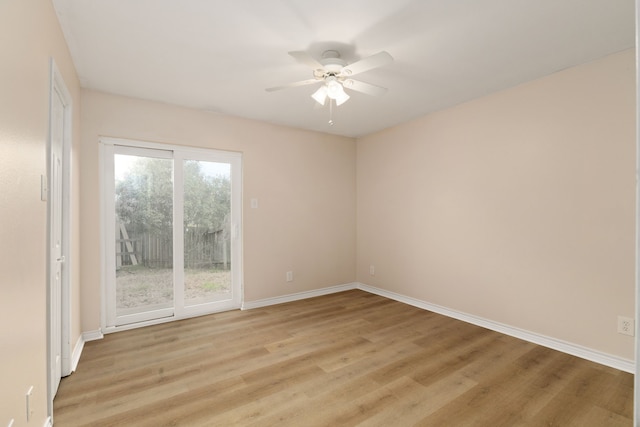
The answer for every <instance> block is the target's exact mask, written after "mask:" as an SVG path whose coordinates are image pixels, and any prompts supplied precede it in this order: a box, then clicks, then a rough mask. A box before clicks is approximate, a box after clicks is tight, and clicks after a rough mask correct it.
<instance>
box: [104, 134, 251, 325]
mask: <svg viewBox="0 0 640 427" xmlns="http://www.w3.org/2000/svg"><path fill="white" fill-rule="evenodd" d="M149 150H153V152H152V151H149ZM150 153H153V154H150ZM115 154H132V155H141V156H152V157H157V158H171V159H173V181H174V192H173V224H174V226H173V279H174V288H173V289H174V295H173V298H174V304H173V307H172V308H171V309H160V310H158V312H156V313H155V314H154V313H151V312H147V313H151V314H149V316H148V317H149V318H146V317H145V315H144V314H143V315H141V316H138V315H132V317H130V318H128V319H126V318H125V319H123V318H122V317H124V316H120V317H121V318H118V316H116V310H115V305H116V301H115V269H114V266H115V241H114V239H113V236H115V232H116V230H115V221H114V220H113V215H114V212H115V200H114V198H113V194H114V191H115V184H114V155H115ZM165 156H166V157H165ZM100 158H101V159H100V168H101V169H100V176H101V179H102V182H101V212H102V218H101V222H102V227H101V240H102V245H101V247H102V251H103V255H102V272H103V274H102V316H101V320H102V330H103V332H105V333H108V332H114V331H117V330H125V329H131V328H134V327H140V326H147V325H151V324H157V323H163V322H167V321H172V320H178V319H183V318H188V317H194V316H199V315H204V314H209V313H214V312H218V311H225V310H232V309H237V308H240V307H241V305H242V299H243V286H242V283H243V277H242V235H241V230H242V227H241V225H242V154H241V153H237V152H228V151H221V150H213V149H202V148H191V147H183V146H175V145H168V144H159V143H151V142H145V141H134V140H126V139H118V138H107V137H103V138H100ZM185 160H198V161H207V162H220V163H228V164H229V165H230V169H231V253H230V260H231V278H232V283H231V287H232V297H231V298H230V299H228V300H224V301H216V302H211V303H203V304H195V305H185V295H184V286H183V282H184V256H183V252H184V227H183V223H184V215H183V207H184V198H183V193H182V191H181V189H178V187H179V186H180V185H181V184H182V183H183V182H184V161H185Z"/></svg>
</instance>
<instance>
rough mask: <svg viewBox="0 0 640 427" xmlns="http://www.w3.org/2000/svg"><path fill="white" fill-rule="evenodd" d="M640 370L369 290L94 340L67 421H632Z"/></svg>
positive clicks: (70, 380) (63, 397)
mask: <svg viewBox="0 0 640 427" xmlns="http://www.w3.org/2000/svg"><path fill="white" fill-rule="evenodd" d="M632 418H633V376H632V375H630V374H627V373H625V372H621V371H617V370H615V369H612V368H608V367H605V366H601V365H597V364H595V363H593V362H589V361H586V360H583V359H579V358H576V357H572V356H569V355H566V354H563V353H559V352H557V351H554V350H550V349H548V348H544V347H540V346H537V345H534V344H531V343H528V342H525V341H521V340H518V339H516V338H513V337H509V336H505V335H502V334H499V333H497V332H493V331H489V330H487V329H483V328H480V327H478V326H474V325H470V324H467V323H464V322H460V321H457V320H454V319H451V318H447V317H445V316H441V315H438V314H435V313H432V312H428V311H425V310H421V309H418V308H416V307H412V306H408V305H405V304H402V303H399V302H396V301H393V300H389V299H386V298H383V297H380V296H377V295H373V294H369V293H366V292H363V291H359V290H352V291H347V292H342V293H338V294H332V295H325V296H322V297H317V298H311V299H307V300H301V301H295V302H291V303H286V304H280V305H276V306H269V307H262V308H256V309H253V310H248V311H230V312H224V313H216V314H212V315H208V316H203V317H199V318H194V319H188V320H182V321H179V322H172V323H166V324H162V325H156V326H151V327H145V328H140V329H134V330H130V331H126V332H118V333H115V334H110V335H107V336H106V337H105V338H104V339H103V340H100V341H93V342H89V343H87V344H86V345H85V349H84V351H83V354H82V357H81V360H80V363H79V365H78V368H77V370H76V372H75V373H74V374H72V375H71V376H69V377H67V378H63V380H62V382H61V384H60V388H59V391H58V395H57V396H56V398H55V401H54V421H55V425H56V427H65V426H74V427H75V426H92V427H93V426H136V427H138V426H140V427H146V426H154V427H157V426H189V427H197V426H270V425H278V426H296V427H298V426H305V427H306V426H355V425H361V426H410V425H422V426H456V427H457V426H492V427H494V426H509V427H512V426H526V427H532V426H542V425H563V426H565V425H569V426H571V425H576V426H591V425H593V426H596V425H597V426H631V425H632Z"/></svg>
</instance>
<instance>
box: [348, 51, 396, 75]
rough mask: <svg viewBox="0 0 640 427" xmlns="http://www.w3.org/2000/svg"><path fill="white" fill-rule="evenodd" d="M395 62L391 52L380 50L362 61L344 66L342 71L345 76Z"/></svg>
mask: <svg viewBox="0 0 640 427" xmlns="http://www.w3.org/2000/svg"><path fill="white" fill-rule="evenodd" d="M392 62H393V56H391V55H389V53H387V52H385V51H382V52H378V53H376V54H375V55H371V56H367V57H366V58H364V59H361V60H360V61H356V62H354V63H353V64H349V65H347V66H346V67H344V68H343V69H342V71H341V73H342V75H343V76H347V77H348V76H354V75H356V74H360V73H363V72H365V71H369V70H371V69H373V68H378V67H382V66H383V65H387V64H390V63H392Z"/></svg>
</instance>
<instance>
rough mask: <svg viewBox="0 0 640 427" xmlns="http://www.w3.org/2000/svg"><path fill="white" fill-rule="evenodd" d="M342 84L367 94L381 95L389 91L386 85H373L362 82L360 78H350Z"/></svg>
mask: <svg viewBox="0 0 640 427" xmlns="http://www.w3.org/2000/svg"><path fill="white" fill-rule="evenodd" d="M342 85H343V86H344V87H345V88H347V89H351V90H355V91H357V92H362V93H366V94H367V95H373V96H380V95H384V93H385V92H386V91H387V88H386V87H382V86H376V85H372V84H371V83H365V82H361V81H359V80H353V79H348V80H345V81H344V82H342Z"/></svg>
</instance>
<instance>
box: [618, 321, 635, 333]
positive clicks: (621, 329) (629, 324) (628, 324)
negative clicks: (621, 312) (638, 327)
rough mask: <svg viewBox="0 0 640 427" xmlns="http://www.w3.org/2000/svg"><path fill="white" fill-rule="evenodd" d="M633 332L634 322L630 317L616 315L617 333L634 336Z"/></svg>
mask: <svg viewBox="0 0 640 427" xmlns="http://www.w3.org/2000/svg"><path fill="white" fill-rule="evenodd" d="M635 332H636V331H635V323H634V320H633V319H632V318H631V317H624V316H618V333H620V334H624V335H630V336H634V335H635Z"/></svg>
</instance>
